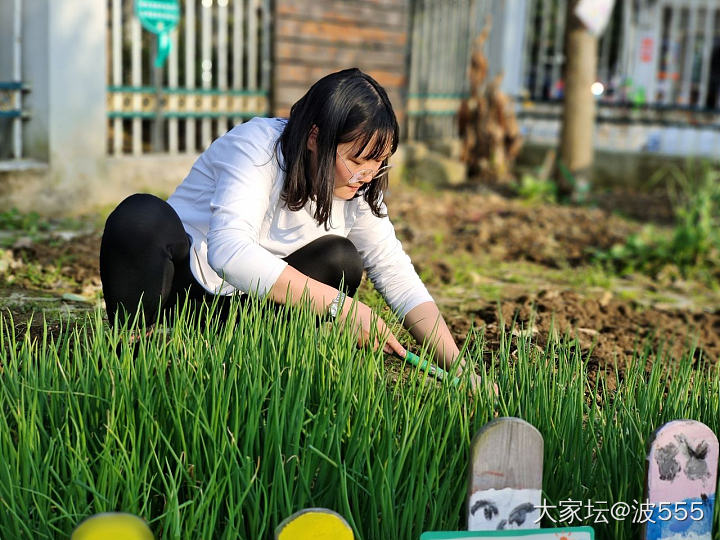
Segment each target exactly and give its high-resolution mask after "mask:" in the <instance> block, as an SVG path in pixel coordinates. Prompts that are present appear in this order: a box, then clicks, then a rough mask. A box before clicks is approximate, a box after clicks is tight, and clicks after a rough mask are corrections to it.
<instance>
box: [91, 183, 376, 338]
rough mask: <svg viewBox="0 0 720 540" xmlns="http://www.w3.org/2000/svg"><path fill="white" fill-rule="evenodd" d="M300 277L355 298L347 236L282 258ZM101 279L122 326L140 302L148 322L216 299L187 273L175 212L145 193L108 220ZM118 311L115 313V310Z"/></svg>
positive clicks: (358, 270)
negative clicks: (184, 303) (341, 289)
mask: <svg viewBox="0 0 720 540" xmlns="http://www.w3.org/2000/svg"><path fill="white" fill-rule="evenodd" d="M284 260H285V261H287V263H288V264H290V266H292V267H293V268H295V269H297V270H299V271H300V272H302V273H303V274H305V275H307V276H309V277H311V278H313V279H316V280H318V281H321V282H322V283H325V284H327V285H331V286H332V287H336V288H339V287H340V285H341V283H342V284H343V287H344V290H345V292H347V294H349V295H351V296H352V295H353V294H355V291H356V290H357V288H358V286H359V285H360V280H361V279H362V271H363V265H362V259H361V258H360V254H359V253H358V251H357V249H356V248H355V246H354V245H353V243H352V242H351V241H350V240H348V239H347V238H343V237H342V236H336V235H326V236H323V237H321V238H318V239H317V240H315V241H313V242H310V243H309V244H307V245H305V246H303V247H301V248H300V249H298V250H297V251H295V252H294V253H291V254H290V255H288V256H287V257H285V258H284ZM100 279H101V280H102V285H103V294H104V296H105V305H106V308H107V314H108V319H109V321H110V324H111V325H112V324H114V322H115V316H116V313H117V314H118V321H119V323H121V324H122V322H123V321H124V320H125V318H127V317H128V316H133V315H134V314H135V312H136V311H137V308H138V305H139V304H140V303H141V302H142V308H143V310H142V311H143V314H144V316H145V320H146V321H147V323H148V324H151V323H153V322H154V321H155V320H156V318H157V315H158V307H159V308H160V309H161V310H162V312H163V313H167V312H169V311H170V310H172V309H173V308H174V307H175V305H176V304H177V303H178V301H180V302H182V301H183V300H184V298H185V295H186V294H187V295H188V299H189V302H190V305H191V306H192V307H193V308H195V309H197V307H198V306H199V305H201V304H202V302H203V301H204V302H205V303H208V304H209V303H212V301H213V300H214V299H215V295H213V294H212V293H209V292H207V291H206V290H205V289H204V288H203V287H202V285H200V284H199V283H198V282H197V280H196V279H195V277H194V276H193V275H192V273H191V271H190V240H189V238H188V235H187V233H186V232H185V229H184V228H183V225H182V222H181V221H180V217H179V216H178V215H177V213H176V212H175V210H174V209H173V208H172V207H171V206H170V205H169V204H168V203H167V202H165V201H163V200H162V199H160V198H158V197H155V196H154V195H149V194H146V193H138V194H135V195H131V196H130V197H128V198H127V199H125V200H124V201H123V202H121V203H120V204H119V205H118V207H117V208H116V209H115V210H113V212H112V213H111V214H110V215H109V216H108V219H107V221H106V222H105V231H104V232H103V237H102V243H101V245H100ZM229 299H230V297H229V296H220V297H218V298H217V301H218V303H219V304H220V305H219V306H217V307H218V311H219V314H220V318H221V319H224V318H225V317H226V316H227V311H228V308H229ZM118 311H119V312H118Z"/></svg>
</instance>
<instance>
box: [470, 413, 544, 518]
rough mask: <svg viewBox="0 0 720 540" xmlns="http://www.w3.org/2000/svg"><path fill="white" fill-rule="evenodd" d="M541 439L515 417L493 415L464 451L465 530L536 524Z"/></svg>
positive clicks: (541, 461) (539, 483) (541, 457)
mask: <svg viewBox="0 0 720 540" xmlns="http://www.w3.org/2000/svg"><path fill="white" fill-rule="evenodd" d="M542 472H543V438H542V435H541V434H540V432H539V431H538V430H537V429H535V428H534V427H533V426H531V425H530V424H528V423H527V422H526V421H525V420H521V419H520V418H498V419H496V420H493V421H492V422H490V423H488V424H486V425H485V426H484V427H483V428H482V429H481V430H480V431H479V432H478V433H477V435H475V438H474V440H473V443H472V447H471V450H470V474H469V488H468V502H467V528H468V531H489V530H505V529H537V528H540V523H539V522H537V523H536V520H538V519H539V517H540V510H539V509H538V507H539V506H540V504H541V503H542Z"/></svg>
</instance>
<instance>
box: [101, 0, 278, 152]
mask: <svg viewBox="0 0 720 540" xmlns="http://www.w3.org/2000/svg"><path fill="white" fill-rule="evenodd" d="M107 1H108V2H109V7H110V10H109V11H110V19H111V20H110V24H109V32H110V34H111V36H110V43H111V47H112V51H111V55H110V57H111V69H110V70H109V73H110V77H111V80H110V81H109V88H108V109H109V122H110V144H109V152H110V153H111V154H112V155H122V154H133V155H140V154H144V153H148V152H167V153H170V154H177V153H180V152H184V153H196V152H198V151H202V150H203V149H204V148H206V147H207V146H208V145H209V144H210V142H212V140H213V139H214V138H215V137H217V136H219V135H222V134H223V133H225V132H226V131H227V130H228V129H229V128H230V127H231V126H232V125H234V124H235V123H238V122H242V121H243V120H244V119H247V118H250V117H253V116H261V115H266V114H268V112H269V90H270V88H269V86H270V69H271V62H270V29H271V11H270V0H181V2H180V4H181V14H182V15H181V20H180V24H179V26H178V27H177V28H176V29H175V30H174V31H173V33H172V35H171V40H172V49H171V52H170V55H169V57H168V60H167V62H166V65H165V66H164V67H163V68H162V72H161V73H160V78H159V79H158V78H157V74H155V75H154V74H153V68H152V62H153V58H152V53H153V46H152V40H154V37H153V36H151V35H149V34H148V33H147V32H144V31H142V29H141V26H140V23H139V21H138V20H137V18H136V17H135V15H134V13H133V1H132V0H107ZM157 123H159V124H160V125H161V126H160V127H161V128H162V129H160V130H159V131H156V130H155V129H151V128H153V127H154V128H157V127H158V125H157ZM153 133H161V134H162V135H161V136H160V140H153V135H152V134H153Z"/></svg>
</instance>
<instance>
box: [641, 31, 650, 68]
mask: <svg viewBox="0 0 720 540" xmlns="http://www.w3.org/2000/svg"><path fill="white" fill-rule="evenodd" d="M652 56H653V39H652V38H649V37H646V38H643V40H642V41H641V42H640V61H641V62H652Z"/></svg>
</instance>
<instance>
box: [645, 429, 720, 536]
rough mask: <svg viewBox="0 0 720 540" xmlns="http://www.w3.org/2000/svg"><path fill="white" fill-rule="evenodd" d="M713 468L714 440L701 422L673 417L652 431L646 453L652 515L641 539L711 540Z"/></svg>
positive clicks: (714, 459) (714, 480)
mask: <svg viewBox="0 0 720 540" xmlns="http://www.w3.org/2000/svg"><path fill="white" fill-rule="evenodd" d="M717 468H718V440H717V437H716V436H715V434H714V433H713V432H712V430H711V429H710V428H709V427H707V426H706V425H705V424H703V423H701V422H696V421H695V420H675V421H673V422H668V423H667V424H665V425H663V426H662V427H660V428H659V429H658V430H657V431H655V433H654V434H653V439H651V443H650V453H649V454H648V469H647V470H648V474H647V498H648V502H649V503H650V504H651V505H652V507H651V508H652V513H651V515H650V517H649V520H648V521H647V522H646V523H645V539H646V540H660V539H663V540H711V537H712V518H713V510H714V505H715V486H716V485H717ZM653 522H654V523H653Z"/></svg>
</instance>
